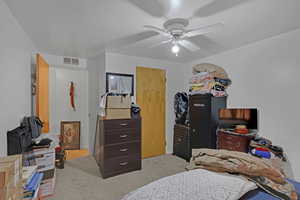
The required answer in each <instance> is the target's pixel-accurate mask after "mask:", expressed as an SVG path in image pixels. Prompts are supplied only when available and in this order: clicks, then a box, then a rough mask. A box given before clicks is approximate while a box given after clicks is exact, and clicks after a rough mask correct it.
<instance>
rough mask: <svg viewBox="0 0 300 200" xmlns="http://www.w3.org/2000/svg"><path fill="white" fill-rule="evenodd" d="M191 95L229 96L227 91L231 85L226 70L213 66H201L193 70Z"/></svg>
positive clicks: (204, 64)
mask: <svg viewBox="0 0 300 200" xmlns="http://www.w3.org/2000/svg"><path fill="white" fill-rule="evenodd" d="M189 83H190V89H189V90H190V94H192V95H193V94H208V93H210V94H212V95H213V96H227V93H226V89H227V88H228V86H230V85H231V80H230V79H229V78H228V75H227V73H226V72H225V70H224V69H223V68H221V67H219V66H216V65H213V64H207V63H203V64H199V65H196V66H194V68H193V76H192V77H191V79H190V82H189Z"/></svg>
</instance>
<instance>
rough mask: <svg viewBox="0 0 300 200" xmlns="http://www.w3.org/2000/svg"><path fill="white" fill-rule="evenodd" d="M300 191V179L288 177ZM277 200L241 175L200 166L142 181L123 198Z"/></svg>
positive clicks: (124, 199)
mask: <svg viewBox="0 0 300 200" xmlns="http://www.w3.org/2000/svg"><path fill="white" fill-rule="evenodd" d="M290 182H291V183H292V184H294V185H295V187H296V190H297V193H298V194H299V193H300V183H297V182H295V181H290ZM224 199H226V200H238V199H240V200H278V198H276V197H273V196H271V195H269V194H267V193H266V192H264V191H262V190H261V189H258V188H257V186H256V184H254V183H252V182H250V181H247V180H245V179H243V178H240V177H237V176H232V175H228V174H219V173H215V172H211V171H207V170H203V169H196V170H192V171H187V172H182V173H179V174H176V175H173V176H168V177H165V178H162V179H159V180H157V181H154V182H152V183H150V184H148V185H145V186H143V187H141V188H139V189H137V190H135V191H133V192H131V193H129V194H127V195H126V196H125V197H124V198H123V199H122V200H224Z"/></svg>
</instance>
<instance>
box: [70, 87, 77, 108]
mask: <svg viewBox="0 0 300 200" xmlns="http://www.w3.org/2000/svg"><path fill="white" fill-rule="evenodd" d="M70 103H71V107H72V108H73V110H74V111H76V107H75V86H74V83H73V81H71V84H70Z"/></svg>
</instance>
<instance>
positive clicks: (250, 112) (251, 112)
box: [219, 108, 258, 130]
mask: <svg viewBox="0 0 300 200" xmlns="http://www.w3.org/2000/svg"><path fill="white" fill-rule="evenodd" d="M235 125H246V126H247V128H248V129H255V130H258V110H257V109H256V108H222V109H220V110H219V127H221V128H234V126H235Z"/></svg>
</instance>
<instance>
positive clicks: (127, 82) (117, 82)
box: [106, 73, 134, 96]
mask: <svg viewBox="0 0 300 200" xmlns="http://www.w3.org/2000/svg"><path fill="white" fill-rule="evenodd" d="M106 92H109V93H113V94H130V95H131V96H133V95H134V76H133V74H118V73H106Z"/></svg>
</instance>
